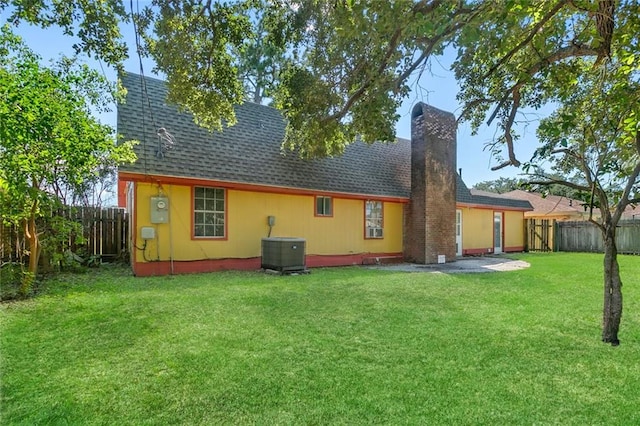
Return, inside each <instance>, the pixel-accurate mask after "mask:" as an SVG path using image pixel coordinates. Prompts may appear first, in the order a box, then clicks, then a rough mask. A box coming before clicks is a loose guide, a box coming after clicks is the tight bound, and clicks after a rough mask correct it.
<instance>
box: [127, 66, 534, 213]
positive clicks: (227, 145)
mask: <svg viewBox="0 0 640 426" xmlns="http://www.w3.org/2000/svg"><path fill="white" fill-rule="evenodd" d="M121 78H122V82H123V85H124V87H126V88H127V98H126V103H124V104H121V105H119V106H118V133H119V134H121V135H122V136H123V137H124V139H125V140H129V139H136V140H138V141H140V144H139V145H137V146H136V147H135V148H134V149H135V152H136V154H137V156H138V161H136V162H135V163H134V164H128V165H123V166H120V169H119V170H120V171H122V172H130V173H139V174H152V175H161V176H174V177H187V178H196V179H208V180H217V181H225V182H237V183H248V184H255V185H267V186H275V187H284V188H297V189H307V190H316V191H319V192H322V191H326V192H339V193H346V194H359V195H369V196H387V197H400V198H409V195H410V190H411V141H409V140H407V139H401V138H398V139H397V141H396V143H393V144H383V143H375V144H372V145H367V144H365V143H362V142H357V143H354V144H351V145H349V146H348V147H347V148H346V150H345V153H344V155H342V156H340V157H334V158H325V159H314V160H302V159H300V158H298V157H297V156H296V155H295V154H293V153H288V154H287V155H284V154H283V152H282V151H281V149H280V147H281V143H282V140H283V137H284V127H285V123H284V120H283V118H282V116H281V114H280V113H279V111H278V110H276V109H274V108H271V107H267V106H263V105H258V104H254V103H250V102H246V103H244V104H243V105H239V106H237V107H236V117H237V124H236V125H235V126H231V127H228V128H225V129H224V130H223V131H222V132H216V131H214V132H209V131H207V130H205V129H203V128H201V127H199V126H198V125H196V124H195V123H194V122H193V120H192V117H191V115H190V114H187V113H184V112H180V111H178V108H177V107H176V106H175V105H169V104H167V102H166V100H165V99H166V93H167V89H166V86H165V83H164V82H163V81H161V80H157V79H154V78H149V77H145V78H144V80H143V79H142V78H141V76H139V75H137V74H132V73H124V74H123V75H122V76H121ZM143 81H144V85H143V84H142V82H143ZM160 128H164V129H166V131H167V132H168V133H170V134H171V135H172V136H173V137H174V140H175V143H174V144H173V146H172V148H171V149H170V150H167V151H166V152H165V153H164V155H158V151H159V149H158V148H159V146H160V144H162V140H161V138H159V137H158V135H157V132H158V129H160ZM489 198H490V197H489ZM489 198H487V197H485V198H478V197H475V196H473V195H471V193H470V192H469V190H468V189H467V187H466V185H465V184H464V182H462V179H460V177H458V186H457V199H458V201H460V202H470V203H476V204H490V205H505V206H512V207H521V208H530V206H529V204H528V203H526V206H525V205H524V204H523V203H522V202H521V201H518V200H504V199H500V200H499V201H497V199H495V200H494V199H489ZM514 203H515V204H514Z"/></svg>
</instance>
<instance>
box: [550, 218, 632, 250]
mask: <svg viewBox="0 0 640 426" xmlns="http://www.w3.org/2000/svg"><path fill="white" fill-rule="evenodd" d="M556 238H557V242H558V251H582V252H597V253H602V252H604V246H603V243H602V233H601V232H600V229H599V228H598V227H597V226H595V225H594V224H592V223H590V222H557V227H556ZM616 245H617V247H618V253H624V254H640V220H621V221H620V222H619V223H618V227H617V229H616Z"/></svg>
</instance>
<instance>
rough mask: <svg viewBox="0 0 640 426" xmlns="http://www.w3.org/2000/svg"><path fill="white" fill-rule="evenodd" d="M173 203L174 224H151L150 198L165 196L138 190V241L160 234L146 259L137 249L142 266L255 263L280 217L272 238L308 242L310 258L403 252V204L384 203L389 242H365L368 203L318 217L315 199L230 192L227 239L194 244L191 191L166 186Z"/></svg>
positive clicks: (343, 205)
mask: <svg viewBox="0 0 640 426" xmlns="http://www.w3.org/2000/svg"><path fill="white" fill-rule="evenodd" d="M162 194H163V195H164V196H166V197H168V198H169V217H170V219H169V223H167V224H155V225H154V224H151V223H150V197H152V196H157V195H159V187H158V186H157V185H155V184H146V183H138V184H137V185H136V198H137V206H136V207H137V208H136V213H135V214H136V239H137V246H138V247H139V248H142V246H143V244H144V242H143V240H142V239H141V238H140V228H141V227H143V226H151V227H154V228H155V229H156V238H155V239H153V240H148V241H147V245H146V248H145V251H144V253H145V256H146V259H144V258H143V256H142V251H141V250H136V261H138V262H143V261H145V260H147V261H150V260H169V259H171V258H173V260H176V261H180V260H198V259H219V258H249V257H257V256H260V245H261V238H263V237H266V236H267V235H268V233H269V226H268V224H267V216H275V226H274V227H273V230H272V232H271V236H272V237H299V238H304V239H306V253H307V254H308V255H344V254H359V253H398V252H402V221H403V205H402V203H395V202H384V238H383V239H365V238H364V200H353V199H342V198H333V217H316V216H315V215H314V211H315V197H314V196H313V195H288V194H274V193H265V192H252V191H242V190H233V189H228V190H227V191H226V202H227V216H226V220H227V239H226V240H223V239H192V238H191V232H192V231H191V221H192V215H193V213H192V211H191V209H192V207H191V206H192V204H191V197H192V195H191V187H190V186H183V185H167V184H164V185H162Z"/></svg>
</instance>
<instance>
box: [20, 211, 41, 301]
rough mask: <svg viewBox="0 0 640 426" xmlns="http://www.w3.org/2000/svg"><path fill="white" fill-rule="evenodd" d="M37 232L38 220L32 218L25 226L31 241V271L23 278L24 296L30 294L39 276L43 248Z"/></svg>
mask: <svg viewBox="0 0 640 426" xmlns="http://www.w3.org/2000/svg"><path fill="white" fill-rule="evenodd" d="M37 231H38V230H37V229H36V219H35V217H34V216H32V217H31V218H29V219H28V220H27V222H26V224H25V237H26V238H27V240H28V241H29V269H28V271H27V273H26V274H25V275H24V277H23V278H22V284H21V285H20V293H21V294H22V295H23V296H26V295H27V294H29V291H31V287H32V286H33V282H34V281H35V279H36V276H37V274H38V263H39V261H40V253H41V252H42V246H41V244H40V238H39V237H38V232H37Z"/></svg>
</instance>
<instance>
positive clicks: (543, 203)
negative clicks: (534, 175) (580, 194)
mask: <svg viewBox="0 0 640 426" xmlns="http://www.w3.org/2000/svg"><path fill="white" fill-rule="evenodd" d="M503 195H505V196H507V197H511V198H517V199H520V200H527V201H528V202H529V203H531V205H532V206H533V211H534V212H535V213H539V214H578V213H580V214H584V213H585V212H586V211H587V209H586V208H585V206H584V202H583V201H579V200H572V199H569V198H567V197H562V196H559V195H547V196H546V197H544V198H543V197H542V195H541V194H538V193H535V192H527V191H523V190H521V189H516V190H514V191H510V192H505V193H504V194H503Z"/></svg>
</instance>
